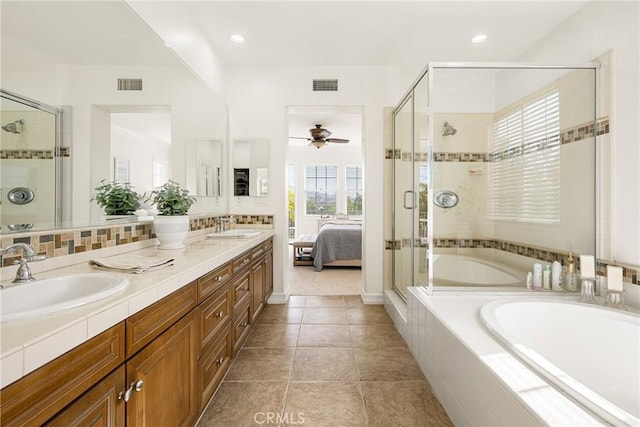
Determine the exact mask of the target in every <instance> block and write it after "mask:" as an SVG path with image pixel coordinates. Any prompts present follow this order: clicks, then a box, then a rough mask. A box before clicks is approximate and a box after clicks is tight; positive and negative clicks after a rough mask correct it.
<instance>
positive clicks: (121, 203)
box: [91, 179, 140, 215]
mask: <svg viewBox="0 0 640 427" xmlns="http://www.w3.org/2000/svg"><path fill="white" fill-rule="evenodd" d="M95 190H96V192H97V193H96V195H95V196H94V197H92V198H91V201H93V200H95V201H96V203H98V206H100V207H101V208H103V209H104V213H105V214H106V215H131V214H132V213H133V212H134V211H135V210H136V209H138V207H140V196H139V195H138V193H136V192H135V191H134V189H133V187H132V186H131V184H129V183H128V182H120V181H110V182H106V180H104V179H103V180H102V181H100V185H99V186H98V187H96V188H95Z"/></svg>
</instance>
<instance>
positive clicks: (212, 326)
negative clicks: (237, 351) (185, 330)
mask: <svg viewBox="0 0 640 427" xmlns="http://www.w3.org/2000/svg"><path fill="white" fill-rule="evenodd" d="M232 310H233V307H232V305H231V296H230V294H229V284H227V285H223V287H222V288H221V289H219V290H218V292H216V293H215V294H213V295H212V296H211V297H209V298H207V300H206V301H205V302H203V303H202V304H200V305H199V306H198V324H199V325H200V338H201V340H200V342H201V344H200V352H201V353H200V354H202V352H203V351H204V349H205V348H206V347H207V345H208V344H210V343H212V342H213V341H214V340H215V339H216V337H217V335H219V334H220V333H221V331H222V330H223V329H224V328H225V326H227V325H228V324H229V322H231V317H232V314H233V312H232Z"/></svg>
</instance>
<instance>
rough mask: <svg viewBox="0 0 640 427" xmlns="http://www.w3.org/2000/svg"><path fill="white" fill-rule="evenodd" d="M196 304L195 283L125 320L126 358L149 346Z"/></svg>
mask: <svg viewBox="0 0 640 427" xmlns="http://www.w3.org/2000/svg"><path fill="white" fill-rule="evenodd" d="M196 304H197V290H196V284H195V282H191V283H189V284H188V285H186V286H183V287H182V288H180V289H178V290H177V291H175V292H173V293H172V294H171V295H169V296H167V297H165V298H163V299H161V300H160V301H158V302H156V303H155V304H152V305H150V306H149V307H147V308H145V309H144V310H142V311H140V312H138V313H136V314H134V315H133V316H131V317H129V318H128V319H127V320H126V325H127V345H126V347H127V357H130V356H131V355H133V354H135V353H136V352H138V351H139V350H140V349H141V348H142V347H144V346H145V345H147V344H149V343H150V342H151V341H152V340H153V339H155V338H156V337H157V336H158V335H160V333H162V331H164V330H166V329H167V328H168V327H169V326H171V325H173V324H174V323H175V322H176V321H177V320H178V319H180V318H181V317H182V316H184V315H185V314H187V313H189V312H190V311H191V310H193V309H194V308H195V306H196Z"/></svg>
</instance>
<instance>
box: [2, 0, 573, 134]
mask: <svg viewBox="0 0 640 427" xmlns="http://www.w3.org/2000/svg"><path fill="white" fill-rule="evenodd" d="M585 3H586V2H585V1H574V0H569V1H519V0H512V1H456V0H449V1H420V0H414V1H393V0H390V1H341V0H327V1H305V0H289V1H280V2H275V1H264V0H262V1H260V0H258V1H255V0H254V1H214V0H205V1H184V0H175V1H171V0H161V1H152V0H127V1H124V0H108V1H93V0H91V1H83V0H75V1H48V0H45V1H8V0H2V1H0V11H1V19H2V21H1V24H2V26H1V29H2V40H3V46H2V47H3V49H4V48H5V47H8V46H10V47H13V48H14V49H15V48H16V47H14V46H18V48H19V46H20V44H15V43H14V44H7V46H5V43H4V40H5V39H8V40H14V41H15V40H19V41H20V43H24V44H28V45H30V46H35V47H37V49H38V50H39V51H41V52H42V54H43V56H45V55H46V56H47V57H50V58H53V59H52V60H53V61H57V62H58V63H61V64H76V65H176V64H182V63H184V62H183V60H182V59H181V58H179V57H178V56H177V55H176V54H175V53H174V51H173V50H172V49H169V48H167V46H172V47H174V48H175V47H176V46H177V45H179V44H181V43H182V44H184V43H187V44H189V45H190V46H192V47H193V48H202V49H210V50H211V49H212V50H213V51H214V52H215V54H216V55H217V56H218V57H219V58H220V59H221V60H222V63H223V64H224V65H225V66H226V67H234V66H311V67H324V66H394V67H398V68H399V69H404V70H409V71H411V72H417V70H420V69H422V68H423V67H424V65H425V64H426V63H427V62H430V61H511V60H517V58H518V57H519V56H521V55H522V54H523V53H524V52H525V51H526V50H527V49H528V48H529V47H531V46H532V45H534V44H535V43H536V42H537V41H538V40H540V39H541V38H543V37H544V36H545V34H547V33H548V32H549V31H551V30H552V29H554V28H555V27H557V26H558V25H560V24H561V23H562V22H563V21H564V20H566V19H567V18H568V17H569V16H571V15H572V14H574V13H575V12H576V11H577V10H578V9H579V8H581V7H582V6H583V5H584V4H585ZM141 17H144V18H145V20H146V21H145V20H143V19H142V18H141ZM480 32H483V33H486V34H487V35H488V36H489V38H488V40H487V41H486V42H485V43H483V44H478V45H476V44H472V43H471V42H470V39H471V37H472V36H474V35H475V34H477V33H480ZM233 33H240V34H242V35H243V36H244V37H245V38H246V43H244V44H241V45H238V44H234V43H232V42H231V41H230V40H229V36H230V35H231V34H233ZM176 51H179V49H176ZM14 56H15V55H14ZM40 64H41V62H40V61H38V60H34V58H31V60H26V59H25V61H23V62H22V63H19V61H15V62H9V61H2V70H6V71H21V70H26V69H28V68H29V67H31V68H32V69H33V68H34V67H37V66H41V65H40ZM414 70H415V71H414ZM205 81H206V79H205ZM359 120H360V116H359V114H353V113H349V112H345V111H340V110H335V111H331V109H330V108H326V109H325V110H323V111H312V110H308V111H303V110H299V111H294V110H292V111H290V112H289V118H288V122H289V125H290V133H291V135H292V136H294V135H295V136H307V135H308V132H309V129H310V128H311V127H313V125H314V124H316V123H320V124H322V125H324V127H326V128H328V129H329V130H331V131H332V132H333V135H332V136H333V137H336V138H346V139H351V140H352V141H359V140H361V138H362V136H361V135H360V134H358V135H351V134H350V133H352V132H358V133H360V132H361V124H359V125H357V126H356V125H354V124H353V123H352V124H351V125H348V122H350V121H352V122H353V121H358V123H360V122H359ZM142 122H143V120H141V119H140V118H138V121H137V122H136V123H137V124H140V123H142ZM123 126H124V124H123ZM354 127H355V128H357V131H351V130H349V129H354ZM293 144H294V145H295V142H293ZM298 144H306V141H303V140H300V141H299V142H298ZM350 145H352V144H350Z"/></svg>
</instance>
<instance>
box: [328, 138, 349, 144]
mask: <svg viewBox="0 0 640 427" xmlns="http://www.w3.org/2000/svg"><path fill="white" fill-rule="evenodd" d="M325 141H326V142H337V143H339V144H346V143H347V142H349V140H348V139H341V138H327V139H325Z"/></svg>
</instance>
